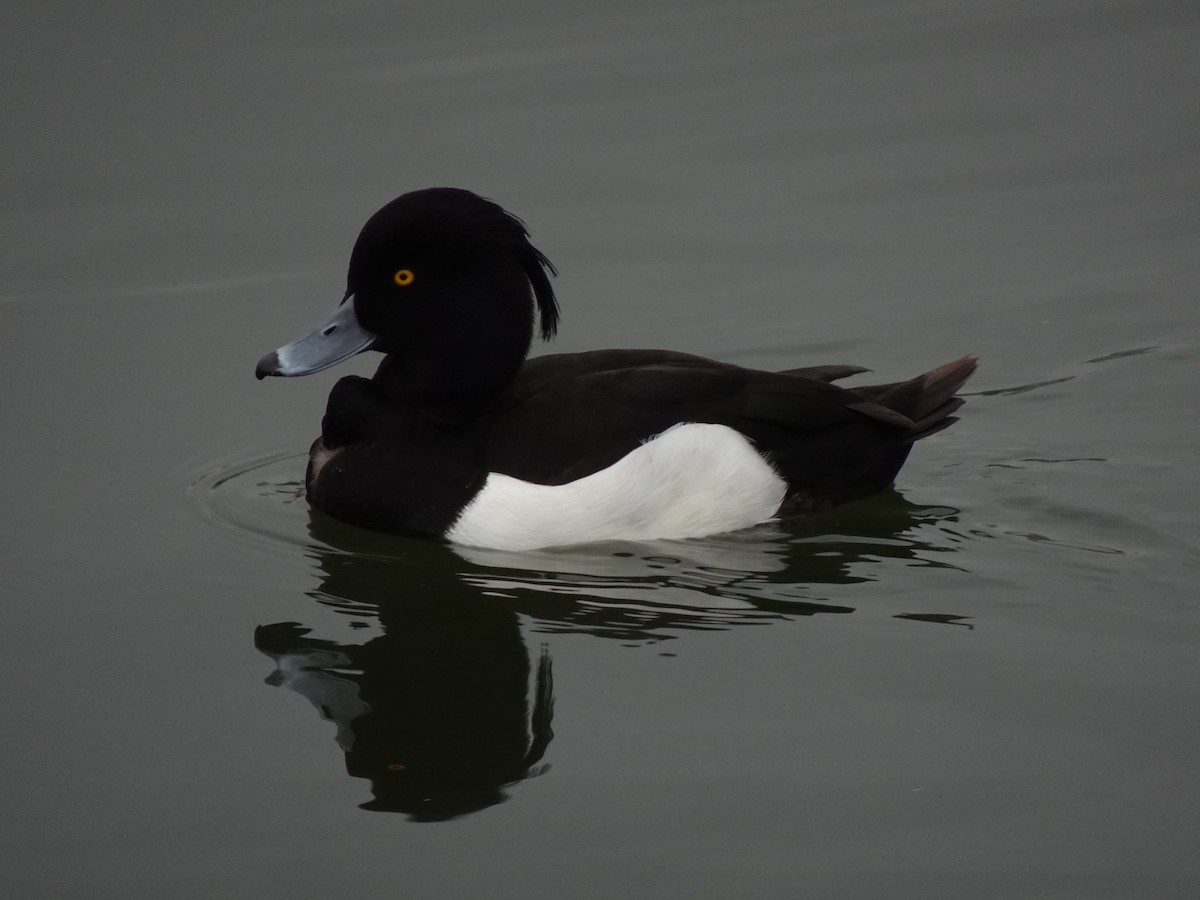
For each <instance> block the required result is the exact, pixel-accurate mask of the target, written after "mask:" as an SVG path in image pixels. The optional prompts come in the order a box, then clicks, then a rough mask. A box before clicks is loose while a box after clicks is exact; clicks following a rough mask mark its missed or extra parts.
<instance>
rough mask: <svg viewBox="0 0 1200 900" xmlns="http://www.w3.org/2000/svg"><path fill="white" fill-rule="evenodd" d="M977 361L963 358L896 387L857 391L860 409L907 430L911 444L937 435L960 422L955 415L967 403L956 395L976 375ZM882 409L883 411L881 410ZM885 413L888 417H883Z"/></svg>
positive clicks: (887, 386)
mask: <svg viewBox="0 0 1200 900" xmlns="http://www.w3.org/2000/svg"><path fill="white" fill-rule="evenodd" d="M977 365H978V360H977V359H976V357H974V356H963V357H960V358H958V359H956V360H954V361H953V362H948V363H946V364H945V365H943V366H938V367H937V368H936V369H933V370H931V371H929V372H926V373H925V374H924V375H918V376H917V377H916V378H912V379H909V380H908V381H902V382H899V383H897V384H881V385H875V386H873V387H862V388H855V389H853V390H854V393H856V394H858V396H860V397H862V398H863V400H864V401H865V402H864V403H863V404H861V405H857V404H856V407H855V408H857V409H859V410H860V411H861V412H864V413H866V414H867V415H870V416H873V417H874V418H877V419H881V420H883V421H891V422H892V423H893V424H896V425H902V426H904V427H905V428H906V429H907V430H908V435H907V437H908V440H910V441H918V440H920V439H921V438H925V437H929V435H931V434H936V433H937V432H939V431H941V430H942V429H943V428H948V427H949V426H951V425H953V424H954V423H955V422H957V421H958V418H957V417H956V416H954V415H953V413H954V412H955V411H956V410H958V408H959V407H960V406H962V405H963V403H964V402H965V401H964V400H963V399H962V397H956V396H955V394H956V393H957V392H958V390H959V388H961V387H962V386H963V384H964V383H966V380H967V379H968V378H970V377H971V375H972V374H973V373H974V372H975V368H976V366H977ZM880 408H882V409H880ZM883 410H886V411H887V413H890V414H891V415H890V416H889V415H887V414H880V413H881V412H882V411H883Z"/></svg>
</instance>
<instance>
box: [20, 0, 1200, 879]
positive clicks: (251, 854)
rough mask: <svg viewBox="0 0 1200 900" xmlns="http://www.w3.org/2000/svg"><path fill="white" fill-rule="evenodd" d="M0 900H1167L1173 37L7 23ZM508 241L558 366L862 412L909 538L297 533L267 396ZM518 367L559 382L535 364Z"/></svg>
mask: <svg viewBox="0 0 1200 900" xmlns="http://www.w3.org/2000/svg"><path fill="white" fill-rule="evenodd" d="M0 35H2V36H0V42H2V43H3V47H2V48H0V49H2V50H3V52H2V54H0V67H3V85H4V89H3V90H4V97H5V101H4V114H3V129H4V141H3V147H4V153H3V159H2V161H0V178H2V179H3V189H4V193H3V196H4V198H5V202H4V203H3V205H2V207H0V229H2V234H3V246H4V257H3V259H4V262H3V267H2V270H0V277H2V281H0V324H2V334H3V342H4V351H3V354H2V356H0V360H2V363H0V365H2V366H3V391H2V393H0V422H2V423H3V424H2V426H0V427H2V433H3V438H2V440H0V461H2V463H3V471H4V473H5V477H4V479H3V487H2V488H0V491H2V493H0V496H2V497H3V501H2V503H3V505H2V506H0V509H2V511H3V516H2V519H0V566H2V569H0V571H2V573H3V579H2V581H0V585H2V590H3V613H4V617H3V618H4V622H3V627H0V660H3V667H4V673H5V679H4V680H5V685H6V689H5V690H4V691H3V697H2V699H0V721H3V724H4V740H3V742H2V743H0V773H2V775H0V782H2V783H3V796H2V798H0V894H3V896H5V897H14V898H16V897H20V898H43V897H44V898H63V897H87V898H93V897H121V898H130V897H147V898H150V897H154V898H160V897H172V898H175V897H180V898H183V897H197V898H201V897H203V898H209V897H287V898H307V897H314V898H316V897H322V898H326V897H331V896H338V897H340V896H346V897H351V896H353V897H393V896H402V897H447V898H458V897H522V898H530V897H597V898H599V897H613V896H624V897H689V898H693V897H714V898H716V897H798V896H810V897H822V898H824V897H847V898H862V897H913V898H930V897H946V898H961V897H973V898H978V897H1003V898H1011V897H1038V898H1048V897H1071V898H1104V897H1113V898H1117V897H1122V898H1124V897H1156V898H1164V897H1180V898H1183V897H1187V898H1191V897H1195V896H1197V892H1198V891H1200V888H1198V884H1200V854H1197V852H1196V847H1197V846H1200V826H1198V824H1197V823H1198V821H1200V749H1198V746H1200V717H1198V716H1197V703H1198V701H1200V657H1198V653H1197V648H1198V643H1200V601H1198V599H1197V590H1196V578H1197V574H1198V570H1200V567H1198V565H1197V549H1198V538H1200V523H1198V515H1197V505H1198V501H1200V478H1198V476H1197V467H1196V464H1195V458H1196V446H1197V438H1200V427H1198V426H1197V424H1196V422H1197V412H1196V399H1195V398H1196V387H1197V380H1198V376H1200V365H1198V361H1200V303H1198V300H1197V284H1198V283H1200V207H1198V205H1197V198H1198V197H1200V114H1198V112H1197V110H1198V109H1200V107H1198V106H1197V97H1198V96H1200V53H1197V52H1196V48H1197V47H1198V46H1200V7H1198V6H1197V5H1196V4H1195V3H1193V2H1060V3H1055V4H1045V3H1032V2H1018V3H1013V2H998V0H992V2H980V3H951V2H937V0H930V2H889V3H884V2H859V3H816V2H814V3H736V4H735V3H696V2H688V3H683V2H678V3H674V2H666V0H643V2H639V3H636V4H635V3H610V4H604V5H599V4H573V3H566V4H564V3H554V4H551V3H535V2H525V3H511V4H506V5H494V6H493V5H481V4H470V3H463V2H458V0H450V2H444V3H440V4H422V5H415V4H414V5H398V4H396V5H393V4H383V3H353V2H348V0H329V2H321V3H318V2H310V3H297V4H283V5H279V4H264V3H246V4H240V5H236V4H208V3H202V4H194V5H190V6H187V5H185V6H179V5H176V6H171V7H166V6H162V5H160V4H149V3H146V4H138V3H124V4H120V5H116V4H112V5H109V6H107V7H103V6H101V5H92V6H86V5H80V4H66V3H53V2H51V3H43V4H38V5H33V4H21V5H19V6H14V7H12V8H10V9H9V10H8V12H7V14H6V16H5V23H4V27H3V29H0ZM435 184H449V185H457V186H463V187H468V188H471V189H473V190H476V191H478V192H480V193H483V194H485V195H487V196H491V197H493V198H495V199H497V200H499V201H500V202H501V203H503V204H505V205H506V206H507V207H509V208H510V209H512V210H513V211H514V212H516V213H517V214H519V215H521V216H522V217H523V218H524V219H525V220H526V221H527V222H528V223H529V226H530V229H531V230H532V232H533V236H534V239H535V242H536V243H537V244H538V246H539V247H540V248H541V249H542V250H544V251H545V252H546V253H547V255H549V256H550V258H551V259H552V260H554V262H555V263H556V264H557V265H558V267H559V269H560V271H561V277H560V278H559V280H558V283H557V288H558V291H559V294H560V299H561V302H562V306H563V311H564V318H563V324H562V328H561V330H560V334H561V337H560V338H559V340H558V341H557V342H556V344H555V346H554V349H557V350H567V351H569V350H581V349H586V348H592V347H606V346H646V347H669V348H674V349H680V350H687V351H691V352H696V353H702V354H706V355H710V356H714V357H718V358H721V359H725V360H729V361H733V362H737V363H742V364H747V365H753V366H761V367H764V368H770V367H777V368H784V367H790V366H798V365H807V364H816V363H822V362H845V363H855V364H860V365H865V366H869V367H871V368H872V369H873V370H875V373H876V377H878V378H879V379H881V380H882V379H894V378H898V377H902V376H909V375H913V374H916V373H917V372H919V371H923V370H925V369H927V368H930V367H932V366H933V365H936V364H938V363H942V362H945V361H947V360H949V359H952V358H954V357H956V356H959V355H961V354H963V353H968V352H972V353H976V354H978V355H979V356H980V357H981V360H982V365H981V369H980V371H979V373H978V375H977V376H976V377H975V378H974V379H973V380H972V382H971V383H970V384H969V385H968V393H969V398H968V404H967V406H966V407H965V409H964V411H963V420H962V421H961V422H960V423H959V424H958V425H956V426H955V427H954V428H952V429H951V430H949V431H947V432H944V433H943V434H940V435H938V436H936V437H934V438H931V439H930V440H928V441H923V442H922V443H921V444H920V446H919V447H918V448H917V449H916V450H915V451H914V453H913V456H912V459H911V461H910V463H909V464H908V466H907V467H906V468H905V470H904V471H903V473H902V474H901V476H900V479H899V481H898V483H897V488H896V490H895V491H894V492H891V493H888V494H885V495H882V496H879V497H875V498H871V499H869V500H866V501H862V502H860V503H857V504H854V505H852V506H848V507H845V508H843V509H840V510H835V511H833V512H831V513H828V514H825V515H822V516H817V517H813V518H810V519H805V520H798V521H795V522H790V523H782V524H772V525H767V526H762V527H760V528H758V529H754V530H751V531H749V532H744V533H739V534H734V535H728V536H721V537H717V538H712V539H708V540H701V541H689V542H681V543H658V544H615V545H602V546H596V547H587V548H577V549H565V550H556V551H546V552H541V553H531V554H502V553H492V552H484V551H475V550H470V551H467V550H457V549H454V548H449V547H444V546H440V545H437V544H432V543H428V542H420V541H407V540H400V539H390V538H376V537H371V536H365V535H363V534H362V533H358V532H354V531H352V530H348V529H340V528H338V527H336V526H331V525H330V524H329V523H328V522H325V521H322V520H319V519H315V518H310V515H309V512H308V510H307V507H306V505H305V503H304V500H303V497H302V492H301V489H300V482H301V480H302V476H303V465H304V452H305V449H306V448H307V446H308V443H309V442H310V441H311V439H312V437H313V436H314V434H315V433H316V431H317V429H318V427H319V420H320V415H321V411H322V406H323V402H324V397H325V394H326V393H327V391H328V390H329V387H330V386H331V384H332V383H333V381H334V380H335V379H336V378H337V377H339V376H340V375H343V374H346V373H348V372H353V371H357V372H369V371H370V368H371V366H372V364H373V361H372V360H369V359H360V360H356V361H354V362H353V363H351V364H348V365H346V366H343V367H341V368H340V369H339V370H335V371H333V372H329V373H324V374H321V375H318V376H313V377H311V378H308V379H298V380H294V381H286V382H285V381H271V382H268V383H261V384H260V383H256V382H255V381H254V379H253V377H252V369H253V365H254V362H255V361H256V360H257V359H258V358H259V357H260V356H261V355H262V354H263V353H264V352H266V351H267V350H270V349H272V348H273V347H275V346H277V345H279V344H280V343H282V342H284V341H287V340H290V339H292V338H295V337H297V336H299V335H300V334H301V333H303V332H304V330H305V329H306V328H307V327H309V326H310V325H311V324H312V323H314V322H316V321H318V320H319V318H320V317H322V316H323V315H324V314H325V313H326V312H327V311H328V310H329V309H331V308H332V307H333V305H334V304H335V303H336V301H337V300H338V299H339V298H340V296H341V293H342V289H343V285H344V267H345V262H346V258H347V255H348V253H349V249H350V246H351V244H352V242H353V239H354V237H355V235H356V234H357V230H358V228H359V227H360V225H361V224H362V222H363V220H365V218H366V217H367V216H368V215H369V214H370V213H371V212H373V211H374V210H375V209H376V208H377V207H378V206H380V205H381V204H382V203H384V202H385V201H387V200H389V199H391V198H392V197H393V196H395V195H396V194H398V193H401V192H403V191H405V190H410V189H415V188H419V187H425V186H429V185H435ZM538 352H543V349H542V348H540V347H539V349H538Z"/></svg>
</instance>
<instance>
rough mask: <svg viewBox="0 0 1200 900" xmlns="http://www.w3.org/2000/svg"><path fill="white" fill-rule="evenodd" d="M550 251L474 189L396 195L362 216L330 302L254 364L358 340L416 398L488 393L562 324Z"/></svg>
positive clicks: (302, 370) (379, 377)
mask: <svg viewBox="0 0 1200 900" xmlns="http://www.w3.org/2000/svg"><path fill="white" fill-rule="evenodd" d="M547 273H551V274H557V272H556V270H555V269H554V266H553V265H552V264H551V263H550V261H549V260H548V259H547V258H546V257H545V256H544V255H543V254H542V253H541V252H540V251H539V250H538V249H537V248H535V247H534V246H533V245H532V244H531V243H530V242H529V234H528V232H527V231H526V229H525V225H524V224H523V223H522V222H521V220H520V219H518V218H517V217H516V216H513V215H511V214H510V213H508V212H506V211H505V210H504V209H503V208H501V207H500V206H499V205H498V204H496V203H493V202H492V201H490V200H485V199H484V198H483V197H480V196H478V195H477V194H473V193H471V192H470V191H465V190H459V189H456V188H430V189H427V190H422V191H414V192H412V193H409V194H404V195H402V196H400V197H397V198H396V199H395V200H393V201H392V202H391V203H388V204H387V205H386V206H384V207H383V208H382V209H380V210H379V211H378V212H377V213H375V215H373V216H371V218H370V219H368V220H367V223H366V225H364V226H363V229H362V232H361V233H360V234H359V236H358V241H357V242H356V243H355V245H354V251H353V253H351V255H350V270H349V273H348V275H347V278H346V294H345V296H344V297H343V298H342V301H341V303H340V304H339V305H338V307H337V309H336V310H334V312H333V314H332V315H331V316H330V317H329V318H328V319H326V320H325V321H324V322H322V323H321V324H320V325H318V326H317V328H316V330H314V331H313V332H312V333H311V334H310V335H308V336H307V337H304V338H301V339H300V340H298V341H295V342H293V343H291V344H286V345H285V346H283V347H280V348H279V349H278V350H275V351H273V352H271V353H268V354H267V355H266V356H264V357H263V358H262V359H261V360H259V362H258V366H257V367H256V368H255V375H256V376H257V377H258V378H260V379H262V378H265V377H266V376H268V375H282V376H293V375H308V374H311V373H313V372H319V371H321V370H322V369H327V368H329V367H330V366H333V365H335V364H337V363H339V362H341V361H342V360H345V359H348V358H350V357H351V356H354V355H355V354H358V353H362V352H363V351H365V350H378V351H380V352H383V353H385V354H387V358H386V359H385V360H384V363H383V364H382V365H381V366H380V369H379V371H378V372H377V373H376V376H375V380H376V381H380V382H383V383H384V384H385V386H386V387H387V388H388V389H389V392H390V393H392V394H394V395H396V399H398V400H410V401H414V402H418V403H422V404H428V403H431V402H432V403H438V402H441V401H442V400H443V399H444V400H446V401H450V400H452V399H453V398H466V397H471V396H475V397H479V396H480V395H487V396H493V395H495V394H496V393H498V392H499V391H502V390H503V389H504V387H505V386H507V384H508V382H509V381H511V379H512V377H513V376H514V375H515V374H516V372H517V370H518V369H519V368H520V366H521V363H522V362H523V361H524V359H525V356H526V354H527V353H528V352H529V347H530V343H531V342H532V339H533V329H534V311H535V310H534V308H535V306H536V309H537V314H538V316H539V317H540V320H541V336H542V337H543V338H544V339H546V340H549V339H550V337H552V336H553V335H554V332H555V330H556V328H557V324H558V303H557V301H556V300H555V297H554V290H553V288H552V287H551V286H550V280H549V278H548V276H547Z"/></svg>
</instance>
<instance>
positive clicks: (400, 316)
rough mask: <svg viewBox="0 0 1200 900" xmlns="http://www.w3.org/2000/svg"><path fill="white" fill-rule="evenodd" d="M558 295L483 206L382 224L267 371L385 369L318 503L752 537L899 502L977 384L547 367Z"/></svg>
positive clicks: (592, 537)
mask: <svg viewBox="0 0 1200 900" xmlns="http://www.w3.org/2000/svg"><path fill="white" fill-rule="evenodd" d="M557 275H558V272H557V270H556V269H555V267H554V265H553V264H552V263H551V262H550V260H549V259H548V258H547V257H546V256H545V255H544V254H543V253H542V252H541V251H540V250H538V249H537V248H536V247H535V246H534V245H533V244H532V243H531V238H530V234H529V230H528V228H527V227H526V225H525V223H524V222H523V221H522V220H521V219H519V218H517V217H516V216H515V215H513V214H511V213H509V212H508V211H506V210H505V209H504V208H503V207H501V206H500V205H499V204H498V203H496V202H495V201H492V200H489V199H486V198H484V197H482V196H480V195H478V194H476V193H473V192H471V191H469V190H465V189H462V188H447V187H436V188H428V189H424V190H416V191H412V192H409V193H405V194H402V195H401V196H399V197H397V198H396V199H394V200H392V201H391V202H389V203H387V204H386V205H385V206H383V207H382V208H381V209H380V210H379V211H378V212H376V213H375V214H374V215H372V216H371V217H370V218H369V219H368V220H367V222H366V224H365V225H364V226H363V228H362V231H361V232H360V234H359V236H358V240H357V241H356V242H355V244H354V248H353V250H352V252H351V255H350V263H349V270H348V273H347V279H346V292H345V294H344V295H343V297H342V299H341V302H340V303H339V304H338V305H337V306H336V308H335V309H334V311H333V313H332V315H330V316H329V317H328V318H327V319H326V320H325V321H324V322H322V323H321V324H319V325H318V326H317V327H316V329H315V330H314V331H312V333H310V334H309V335H308V336H306V337H303V338H301V339H300V340H297V341H294V342H292V343H290V344H286V345H284V346H281V347H279V348H278V349H276V350H274V351H272V352H270V353H268V354H267V355H266V356H264V357H263V358H262V359H261V360H259V362H258V364H257V366H256V368H255V375H256V376H257V378H258V379H259V380H262V379H263V378H266V377H267V376H282V377H294V376H300V375H309V374H312V373H315V372H320V371H322V370H324V369H327V368H329V367H331V366H334V365H336V364H337V363H340V362H342V361H344V360H346V359H349V358H350V357H352V356H355V355H356V354H359V353H364V352H367V351H375V352H379V353H382V354H383V359H382V361H381V362H380V363H379V366H378V368H377V369H376V371H375V373H374V375H373V376H371V377H370V378H366V377H362V376H358V375H349V376H345V377H343V378H341V379H340V380H338V381H337V382H336V383H335V384H334V386H333V389H332V390H331V391H330V393H329V398H328V401H327V403H326V407H325V414H324V418H323V419H322V422H321V433H320V436H319V437H318V438H317V439H316V440H315V442H314V443H313V444H312V447H311V449H310V451H309V458H308V466H307V471H306V474H305V485H306V490H307V497H308V501H309V504H310V505H311V506H312V507H313V508H314V509H315V510H317V511H319V512H320V513H321V514H324V515H326V516H329V517H331V518H333V519H336V520H339V521H341V522H343V523H346V524H349V525H352V526H357V527H360V528H365V529H370V530H372V531H378V532H389V533H394V534H403V535H412V536H420V537H427V538H434V539H439V540H443V541H448V542H450V543H453V544H460V545H466V546H475V547H486V548H492V549H499V550H518V551H519V550H531V549H536V548H544V547H553V546H559V545H572V544H588V543H594V542H602V541H639V540H659V539H668V540H669V539H688V538H699V537H705V536H709V535H714V534H719V533H724V532H731V531H737V530H740V529H744V528H749V527H752V526H755V525H759V524H761V523H765V522H769V521H772V520H776V519H783V518H788V517H792V516H798V515H803V514H806V513H811V512H814V511H817V510H821V509H824V508H827V507H830V506H834V505H836V504H841V503H845V502H847V501H850V500H854V499H857V498H860V497H864V496H867V495H870V494H873V493H876V492H879V491H883V490H885V489H887V488H888V487H890V486H891V485H892V484H893V483H894V481H895V478H896V475H897V473H898V472H899V471H900V468H901V466H903V464H904V462H905V460H906V459H907V458H908V455H909V451H910V450H911V449H912V446H913V444H914V443H915V442H916V441H918V440H921V439H923V438H926V437H929V436H930V435H932V434H936V433H937V432H939V431H941V430H943V429H944V428H946V427H947V426H949V425H951V424H952V423H953V422H955V421H957V417H956V416H955V415H954V413H955V412H956V411H957V410H958V409H959V408H960V407H961V406H962V404H963V399H962V398H961V397H959V396H957V392H958V391H959V389H960V388H961V387H962V385H963V384H964V383H965V382H966V380H967V379H968V378H969V377H970V376H971V374H972V373H973V372H974V371H975V368H976V364H977V361H976V358H975V357H974V356H963V357H960V358H958V359H956V360H954V361H952V362H949V363H946V364H944V365H941V366H938V367H937V368H934V369H932V370H930V371H928V372H925V373H924V374H922V375H918V376H916V377H915V378H911V379H908V380H906V381H899V382H893V383H888V384H877V385H867V386H852V387H844V386H840V385H838V384H836V383H835V382H838V381H840V380H842V379H845V378H848V377H850V376H853V375H859V374H861V373H864V372H867V371H868V370H867V369H863V368H861V367H858V366H850V365H820V366H808V367H800V368H792V369H785V370H783V371H760V370H757V369H751V368H746V367H743V366H739V365H734V364H731V363H727V362H720V361H716V360H712V359H707V358H704V357H700V356H694V355H691V354H688V353H683V352H677V351H671V350H642V349H603V350H589V351H584V352H578V353H563V354H550V355H543V356H535V357H533V358H529V353H530V350H531V347H532V344H533V338H534V335H535V331H536V332H537V333H538V334H539V335H540V337H541V338H542V339H543V340H547V341H548V340H550V339H551V338H553V337H554V335H555V333H556V332H557V329H558V322H559V313H560V310H559V303H558V299H557V297H556V295H555V291H554V288H553V286H552V283H551V281H550V277H551V276H557Z"/></svg>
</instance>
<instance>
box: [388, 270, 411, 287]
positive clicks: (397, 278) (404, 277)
mask: <svg viewBox="0 0 1200 900" xmlns="http://www.w3.org/2000/svg"><path fill="white" fill-rule="evenodd" d="M415 277H416V276H415V275H413V273H412V269H398V270H397V271H396V274H395V275H393V276H392V281H394V282H396V284H398V285H400V287H408V286H409V285H410V284H412V283H413V278H415Z"/></svg>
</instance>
